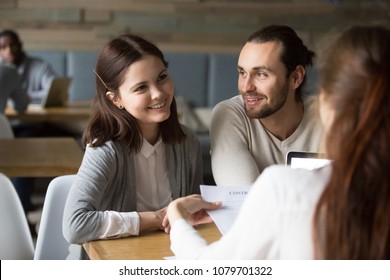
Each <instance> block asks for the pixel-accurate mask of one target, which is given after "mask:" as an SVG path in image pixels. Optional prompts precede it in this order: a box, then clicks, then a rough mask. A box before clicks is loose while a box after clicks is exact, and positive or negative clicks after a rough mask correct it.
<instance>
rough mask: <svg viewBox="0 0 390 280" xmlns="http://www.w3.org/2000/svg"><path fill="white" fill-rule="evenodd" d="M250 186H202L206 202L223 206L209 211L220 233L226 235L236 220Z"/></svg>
mask: <svg viewBox="0 0 390 280" xmlns="http://www.w3.org/2000/svg"><path fill="white" fill-rule="evenodd" d="M249 190H250V186H246V187H217V186H205V185H201V186H200V192H201V194H202V198H203V199H204V200H205V201H210V202H212V201H221V202H222V206H221V207H220V208H218V209H216V210H213V211H207V213H208V214H209V215H210V217H211V218H212V219H213V221H214V222H215V224H216V225H217V227H218V229H219V231H220V232H221V233H222V234H225V233H226V232H227V231H228V230H229V229H230V227H231V226H232V224H233V222H234V220H235V219H236V217H237V215H238V212H239V211H240V209H241V205H242V203H243V201H244V199H245V198H246V196H247V194H248V192H249Z"/></svg>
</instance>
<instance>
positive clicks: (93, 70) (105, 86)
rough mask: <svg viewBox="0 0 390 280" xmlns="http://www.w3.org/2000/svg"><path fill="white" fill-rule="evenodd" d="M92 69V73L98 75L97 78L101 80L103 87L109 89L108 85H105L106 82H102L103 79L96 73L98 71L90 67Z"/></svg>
mask: <svg viewBox="0 0 390 280" xmlns="http://www.w3.org/2000/svg"><path fill="white" fill-rule="evenodd" d="M92 71H93V73H95V75H96V77H98V79H99V80H100V81H101V82H102V84H103V85H104V87H105V88H106V90H107V91H109V89H108V87H107V85H106V83H105V82H103V79H102V78H100V76H99V74H98V73H96V71H95V69H92Z"/></svg>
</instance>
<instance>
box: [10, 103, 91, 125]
mask: <svg viewBox="0 0 390 280" xmlns="http://www.w3.org/2000/svg"><path fill="white" fill-rule="evenodd" d="M90 113H91V109H90V107H89V106H81V105H80V106H77V105H74V104H73V105H69V106H64V107H51V108H34V107H29V108H28V109H27V111H26V112H24V113H18V112H16V111H15V110H14V109H11V108H6V110H5V115H6V116H7V117H8V119H9V120H19V121H25V122H63V121H86V120H88V118H89V116H90Z"/></svg>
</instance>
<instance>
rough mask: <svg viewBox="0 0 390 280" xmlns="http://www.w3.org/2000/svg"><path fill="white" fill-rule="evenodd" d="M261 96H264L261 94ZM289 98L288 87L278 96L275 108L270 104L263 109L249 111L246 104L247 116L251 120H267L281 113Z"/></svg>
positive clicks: (263, 106)
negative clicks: (278, 112)
mask: <svg viewBox="0 0 390 280" xmlns="http://www.w3.org/2000/svg"><path fill="white" fill-rule="evenodd" d="M242 95H243V96H245V94H242ZM260 96H264V95H262V94H261V95H260ZM287 96H288V89H287V88H286V87H283V88H282V92H281V94H280V95H279V96H278V98H277V100H276V101H277V103H276V104H275V105H273V106H272V105H269V104H264V105H262V106H261V108H253V109H248V108H247V107H246V103H245V102H244V107H245V112H246V115H247V116H248V117H249V118H250V119H263V118H267V117H269V116H271V115H273V114H274V113H276V112H277V111H279V110H280V109H281V108H282V107H283V106H284V104H285V103H286V101H287ZM264 100H266V99H265V98H264Z"/></svg>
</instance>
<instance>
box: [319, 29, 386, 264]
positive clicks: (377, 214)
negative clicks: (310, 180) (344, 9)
mask: <svg viewBox="0 0 390 280" xmlns="http://www.w3.org/2000/svg"><path fill="white" fill-rule="evenodd" d="M389 46H390V30H388V29H386V28H383V27H378V26H371V27H361V26H355V27H352V28H350V29H348V30H347V31H346V32H344V33H342V34H341V35H339V37H337V39H336V40H334V41H332V43H331V45H326V46H325V47H326V49H324V52H322V56H320V59H319V63H318V64H319V70H320V80H319V82H320V84H319V88H320V91H321V93H320V94H323V97H324V102H325V103H326V105H329V106H331V108H332V109H333V110H334V112H335V118H334V121H333V122H332V126H331V128H330V129H329V131H330V132H329V134H328V135H327V137H326V149H327V153H328V155H329V157H330V159H332V160H333V171H332V175H331V178H330V181H329V183H328V185H327V187H326V189H325V191H324V193H323V194H322V196H321V198H320V200H319V203H318V205H317V209H316V212H315V216H314V220H313V222H314V240H315V244H316V252H317V257H318V258H325V259H390V172H389V167H390V47H389Z"/></svg>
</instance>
